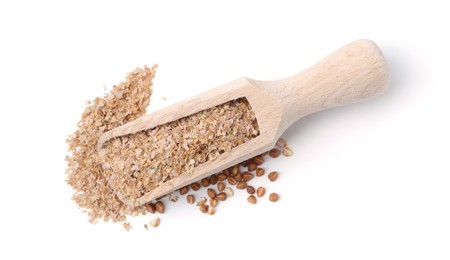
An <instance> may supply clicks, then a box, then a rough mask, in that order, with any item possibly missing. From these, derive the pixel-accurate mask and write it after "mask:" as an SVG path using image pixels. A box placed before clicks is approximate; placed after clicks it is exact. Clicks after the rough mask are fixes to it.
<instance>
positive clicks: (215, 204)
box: [209, 198, 219, 207]
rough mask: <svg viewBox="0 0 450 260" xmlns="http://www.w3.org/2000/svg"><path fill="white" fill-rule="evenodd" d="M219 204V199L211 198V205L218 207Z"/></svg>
mask: <svg viewBox="0 0 450 260" xmlns="http://www.w3.org/2000/svg"><path fill="white" fill-rule="evenodd" d="M217 204H219V201H218V200H216V199H213V198H210V199H209V205H211V207H216V206H217Z"/></svg>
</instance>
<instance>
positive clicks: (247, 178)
mask: <svg viewBox="0 0 450 260" xmlns="http://www.w3.org/2000/svg"><path fill="white" fill-rule="evenodd" d="M254 177H255V176H254V175H253V174H251V173H249V172H244V173H243V174H242V180H243V181H245V182H248V181H250V180H252V179H253V178H254Z"/></svg>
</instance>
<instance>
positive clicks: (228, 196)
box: [224, 187, 234, 198]
mask: <svg viewBox="0 0 450 260" xmlns="http://www.w3.org/2000/svg"><path fill="white" fill-rule="evenodd" d="M224 192H225V194H226V195H227V198H231V197H233V196H234V191H233V189H232V188H230V187H226V188H225V190H224Z"/></svg>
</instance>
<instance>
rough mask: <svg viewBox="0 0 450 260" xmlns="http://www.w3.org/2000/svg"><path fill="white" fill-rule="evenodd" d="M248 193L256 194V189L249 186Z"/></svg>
mask: <svg viewBox="0 0 450 260" xmlns="http://www.w3.org/2000/svg"><path fill="white" fill-rule="evenodd" d="M247 193H248V194H254V193H255V188H254V187H253V186H247Z"/></svg>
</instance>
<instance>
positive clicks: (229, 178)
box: [227, 177, 237, 185]
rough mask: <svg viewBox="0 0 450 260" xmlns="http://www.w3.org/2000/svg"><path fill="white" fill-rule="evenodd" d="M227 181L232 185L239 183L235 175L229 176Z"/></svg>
mask: <svg viewBox="0 0 450 260" xmlns="http://www.w3.org/2000/svg"><path fill="white" fill-rule="evenodd" d="M227 181H228V183H229V184H230V185H236V183H237V181H236V179H235V178H234V177H228V179H227Z"/></svg>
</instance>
